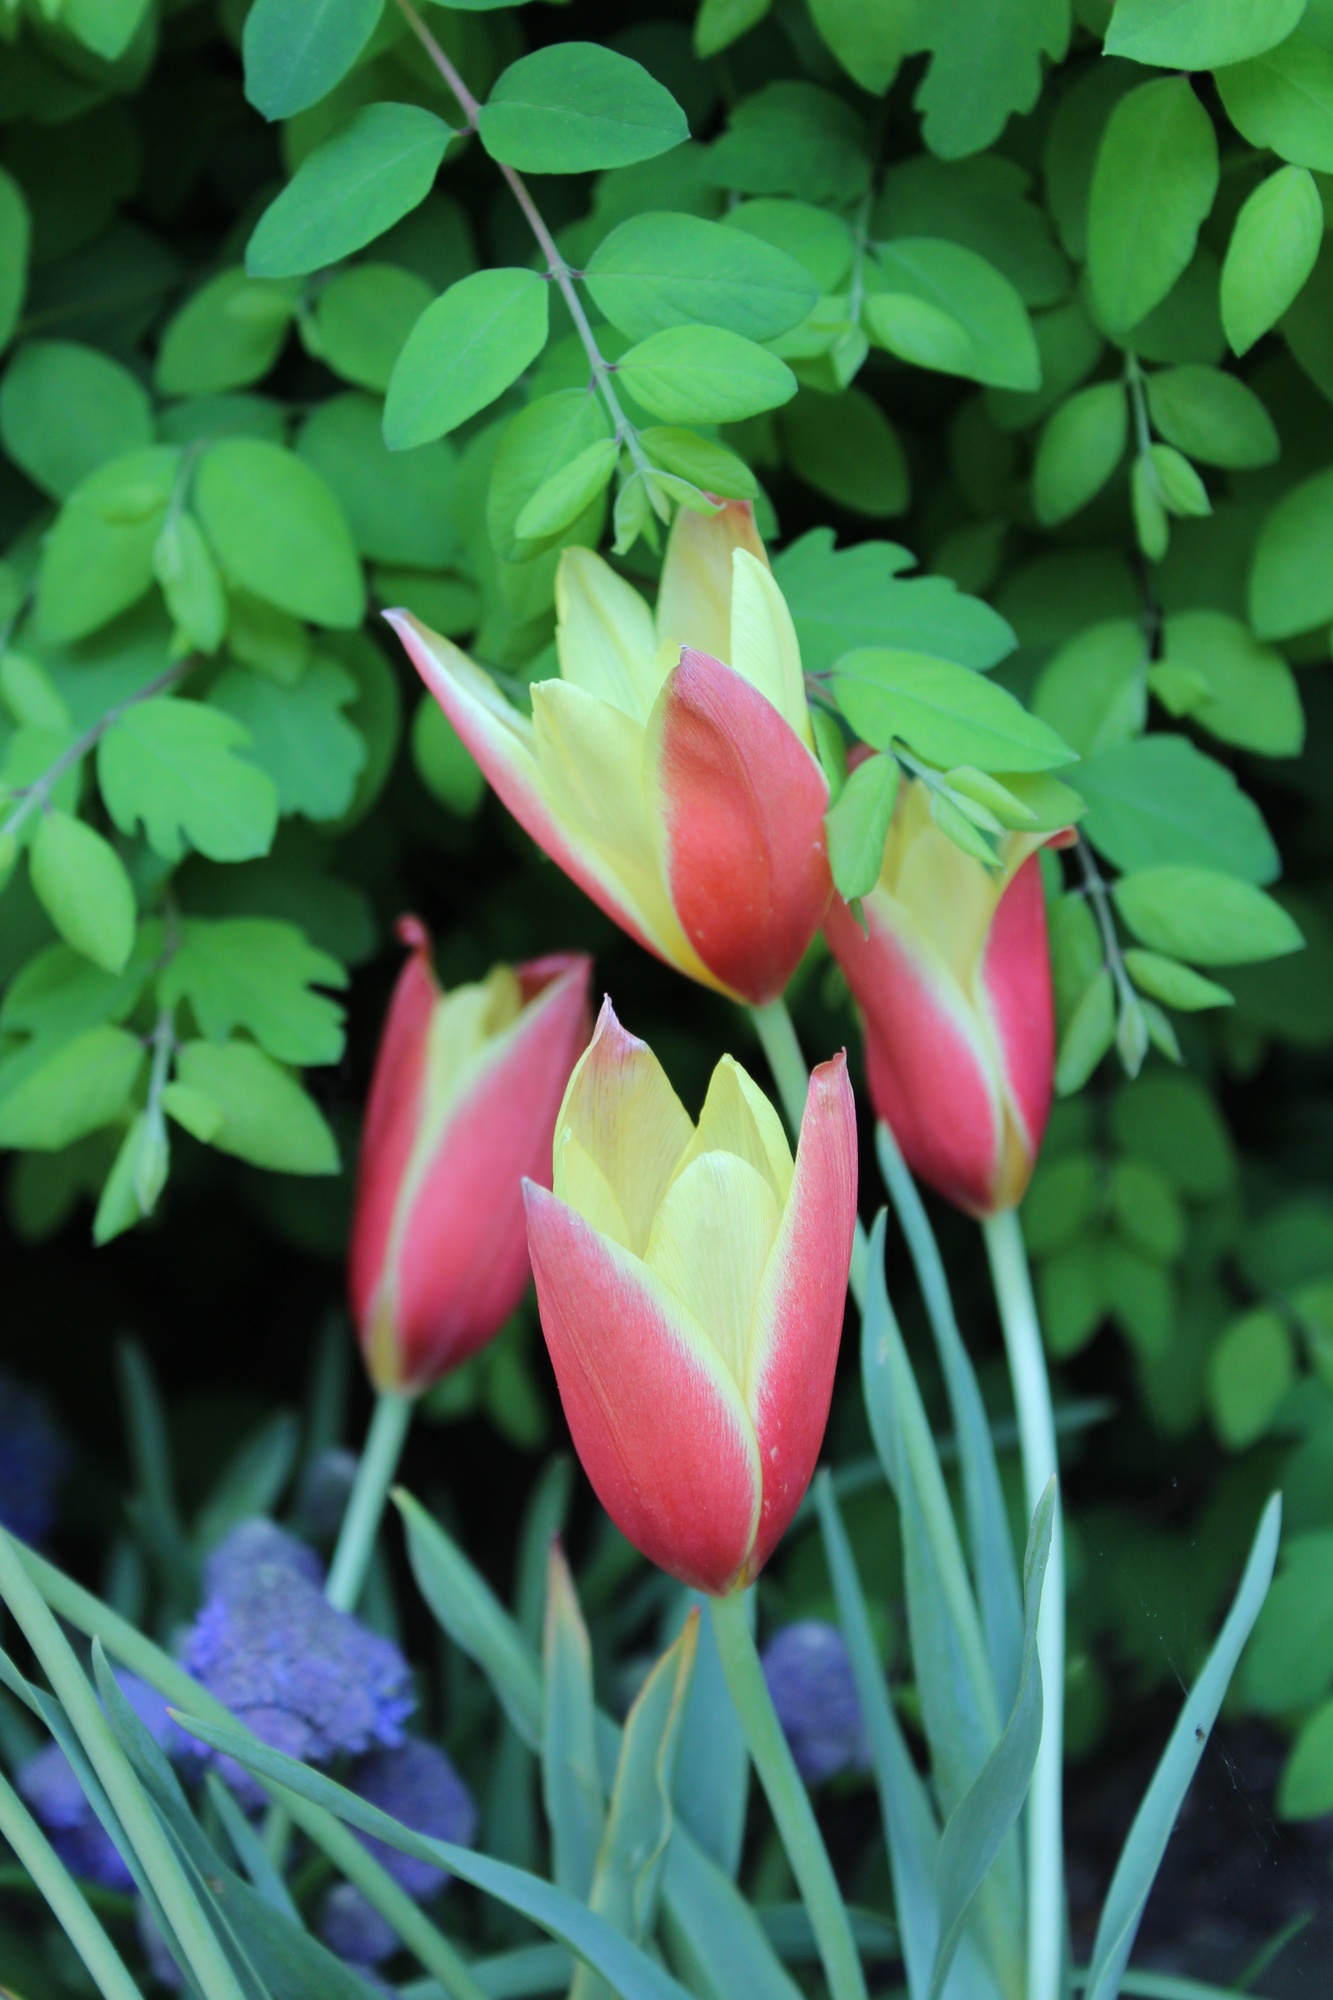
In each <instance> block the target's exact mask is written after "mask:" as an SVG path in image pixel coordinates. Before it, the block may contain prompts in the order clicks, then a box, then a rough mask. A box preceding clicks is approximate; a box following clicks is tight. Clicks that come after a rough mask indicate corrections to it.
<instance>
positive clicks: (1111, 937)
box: [1075, 834, 1147, 1077]
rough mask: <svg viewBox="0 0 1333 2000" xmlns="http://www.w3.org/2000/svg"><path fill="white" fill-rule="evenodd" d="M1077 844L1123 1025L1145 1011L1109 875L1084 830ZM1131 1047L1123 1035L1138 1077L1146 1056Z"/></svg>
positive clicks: (1124, 1053) (1126, 1059) (1129, 1067)
mask: <svg viewBox="0 0 1333 2000" xmlns="http://www.w3.org/2000/svg"><path fill="white" fill-rule="evenodd" d="M1075 847H1076V850H1077V853H1078V865H1079V868H1080V870H1081V872H1082V875H1083V891H1084V894H1085V895H1086V896H1087V899H1088V901H1089V902H1090V903H1091V904H1092V909H1093V915H1094V916H1095V917H1096V919H1097V928H1098V929H1099V930H1100V932H1101V934H1102V944H1103V945H1104V947H1105V950H1106V961H1105V962H1106V969H1107V971H1108V972H1109V973H1110V975H1111V978H1112V979H1113V980H1114V982H1115V990H1116V994H1117V997H1118V1001H1119V1011H1120V1016H1121V1021H1122V1025H1123V1022H1124V1018H1125V1017H1126V1016H1127V1015H1137V1014H1140V1013H1141V1012H1142V1008H1141V1004H1140V1001H1139V996H1138V994H1137V993H1136V992H1135V990H1134V982H1133V981H1132V980H1131V978H1130V976H1129V973H1128V971H1127V970H1126V967H1125V959H1124V954H1123V952H1122V951H1121V949H1120V939H1119V938H1118V937H1117V936H1116V928H1115V920H1114V918H1113V917H1112V915H1111V898H1110V891H1109V890H1108V888H1107V886H1106V880H1105V877H1104V876H1103V874H1102V871H1101V869H1100V868H1099V867H1098V866H1097V863H1096V861H1095V860H1094V859H1093V853H1092V849H1091V848H1090V847H1089V845H1088V843H1087V841H1086V840H1085V839H1084V837H1083V835H1082V834H1080V835H1079V836H1078V839H1077V841H1076V842H1075ZM1146 1039H1147V1038H1146V1036H1144V1037H1143V1041H1144V1043H1145V1045H1146ZM1130 1047H1131V1043H1130V1041H1129V1039H1128V1037H1126V1036H1124V1035H1122V1036H1121V1037H1120V1052H1121V1060H1122V1061H1123V1063H1124V1066H1125V1069H1126V1072H1127V1073H1128V1074H1129V1075H1130V1076H1131V1077H1134V1076H1137V1075H1138V1073H1139V1070H1140V1069H1141V1067H1142V1065H1143V1057H1142V1055H1140V1056H1139V1059H1138V1061H1137V1062H1132V1061H1131V1060H1130V1056H1129V1053H1128V1051H1129V1049H1130Z"/></svg>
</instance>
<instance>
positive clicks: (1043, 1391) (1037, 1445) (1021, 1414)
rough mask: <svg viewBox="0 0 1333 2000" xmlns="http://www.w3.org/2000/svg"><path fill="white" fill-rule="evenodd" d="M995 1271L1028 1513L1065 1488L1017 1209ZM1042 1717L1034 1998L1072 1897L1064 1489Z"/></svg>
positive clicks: (998, 1222)
mask: <svg viewBox="0 0 1333 2000" xmlns="http://www.w3.org/2000/svg"><path fill="white" fill-rule="evenodd" d="M982 1227H983V1229H984V1230H985V1235H986V1251H987V1255H988V1256H989V1258H990V1267H991V1277H992V1279H993V1281H994V1285H995V1296H996V1299H997V1301H998V1303H999V1308H1000V1322H1001V1324H1002V1326H1003V1328H1004V1344H1005V1349H1006V1351H1007V1353H1008V1356H1009V1375H1010V1379H1011V1381H1012V1383H1013V1389H1014V1404H1015V1408H1016V1411H1017V1416H1018V1438H1019V1447H1020V1451H1021V1454H1022V1460H1023V1488H1024V1495H1025V1498H1026V1503H1027V1510H1028V1513H1029V1514H1033V1513H1035V1512H1036V1509H1037V1503H1038V1501H1039V1500H1040V1499H1041V1497H1042V1494H1043V1493H1044V1492H1045V1490H1046V1487H1047V1485H1048V1484H1049V1482H1050V1480H1051V1479H1052V1478H1055V1480H1056V1481H1057V1486H1056V1492H1057V1496H1058V1494H1059V1485H1058V1481H1059V1474H1060V1462H1059V1456H1058V1452H1057V1449H1056V1439H1055V1412H1054V1409H1053V1407H1052V1404H1051V1384H1050V1377H1049V1375H1048V1374H1047V1371H1046V1355H1045V1351H1044V1349H1043V1347H1042V1339H1041V1326H1040V1324H1039V1322H1038V1319H1037V1305H1036V1300H1035V1299H1034V1298H1033V1295H1032V1278H1031V1275H1030V1273H1029V1271H1028V1261H1027V1253H1026V1251H1025V1250H1024V1247H1023V1235H1022V1231H1021V1230H1020V1228H1019V1225H1018V1217H1017V1215H1016V1214H1015V1212H1014V1211H1013V1209H1005V1210H1003V1211H1002V1212H1001V1213H1000V1214H999V1215H992V1216H989V1217H988V1218H987V1220H986V1221H985V1223H984V1224H983V1225H982ZM1037 1658H1038V1660H1039V1661H1040V1663H1041V1683H1042V1697H1043V1719H1042V1732H1041V1746H1040V1748H1039V1749H1038V1751H1037V1762H1036V1766H1035V1768H1034V1770H1033V1773H1032V1789H1031V1791H1030V1792H1029V1794H1028V1813H1027V1845H1028V1981H1027V1988H1026V1994H1027V2000H1059V1996H1060V1994H1061V1992H1062V1991H1063V1986H1062V1957H1063V1948H1064V1935H1065V1897H1064V1837H1063V1826H1062V1821H1063V1787H1064V1697H1065V1563H1064V1525H1063V1520H1062V1516H1061V1508H1060V1503H1059V1499H1058V1497H1057V1501H1056V1507H1055V1514H1054V1519H1053V1521H1052V1526H1051V1553H1050V1560H1049V1562H1048V1564H1047V1569H1046V1585H1045V1588H1044V1590H1043V1591H1042V1595H1041V1613H1040V1617H1039V1619H1038V1623H1037Z"/></svg>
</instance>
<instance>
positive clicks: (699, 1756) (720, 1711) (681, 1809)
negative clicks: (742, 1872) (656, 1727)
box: [675, 1590, 754, 1881]
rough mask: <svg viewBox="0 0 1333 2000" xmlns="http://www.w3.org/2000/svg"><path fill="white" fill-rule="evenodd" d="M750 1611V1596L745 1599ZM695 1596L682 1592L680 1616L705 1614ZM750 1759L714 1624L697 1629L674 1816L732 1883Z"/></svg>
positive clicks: (741, 1834) (742, 1835)
mask: <svg viewBox="0 0 1333 2000" xmlns="http://www.w3.org/2000/svg"><path fill="white" fill-rule="evenodd" d="M746 1603H747V1606H748V1607H749V1608H750V1609H751V1610H753V1607H754V1599H753V1596H751V1597H749V1598H747V1599H746ZM705 1605H706V1600H705V1599H704V1598H703V1597H702V1596H701V1595H700V1593H699V1592H697V1591H684V1590H682V1592H681V1606H682V1611H683V1614H684V1615H686V1616H688V1614H689V1611H690V1609H691V1608H697V1609H699V1610H700V1611H702V1610H704V1609H705ZM749 1791H750V1753H749V1751H748V1750H747V1749H746V1747H745V1735H744V1732H743V1730H742V1729H741V1724H740V1717H739V1716H738V1715H737V1713H736V1705H735V1703H734V1702H733V1701H732V1699H731V1694H730V1692H729V1690H728V1688H727V1682H726V1676H725V1675H724V1674H723V1671H722V1659H721V1655H720V1654H719V1652H718V1650H717V1639H716V1637H715V1635H714V1632H713V1621H712V1619H711V1618H705V1619H704V1620H703V1622H702V1623H701V1625H700V1627H699V1652H698V1657H697V1659H696V1661H695V1664H694V1678H693V1680H692V1681H691V1683H690V1700H689V1707H688V1709H687V1711H686V1715H685V1721H684V1725H683V1727H682V1731H681V1740H680V1747H679V1750H678V1752H677V1756H676V1788H675V1803H676V1812H677V1815H678V1817H679V1819H680V1821H681V1822H682V1824H683V1825H685V1826H686V1827H688V1828H689V1830H690V1832H691V1833H692V1834H693V1836H694V1838H695V1839H696V1840H697V1841H698V1842H699V1844H700V1846H701V1847H702V1848H703V1849H704V1851H705V1852H706V1853H707V1854H708V1855H709V1856H710V1857H711V1859H712V1860H713V1861H715V1862H716V1864H717V1866H718V1867H719V1868H720V1869H722V1871H723V1872H724V1873H725V1874H726V1875H728V1876H730V1877H731V1878H732V1880H733V1881H734V1880H735V1877H736V1873H737V1870H738V1869H739V1867H740V1861H741V1849H742V1846H743V1844H744V1840H745V1817H746V1805H747V1802H748V1799H749Z"/></svg>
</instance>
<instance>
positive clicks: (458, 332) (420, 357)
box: [384, 45, 567, 451]
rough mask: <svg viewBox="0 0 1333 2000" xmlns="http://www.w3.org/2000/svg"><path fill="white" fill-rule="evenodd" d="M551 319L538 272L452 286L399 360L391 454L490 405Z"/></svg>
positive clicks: (389, 424)
mask: <svg viewBox="0 0 1333 2000" xmlns="http://www.w3.org/2000/svg"><path fill="white" fill-rule="evenodd" d="M562 46H567V45H562ZM549 314H550V294H549V291H548V288H547V286H546V285H545V283H544V282H543V281H542V279H541V278H539V277H538V275H537V273H536V272H535V271H525V270H520V269H518V268H516V267H515V268H509V267H502V268H500V269H497V270H488V271H474V272H473V273H472V275H471V277H468V278H460V279H459V281H458V283H457V284H456V285H451V286H450V287H449V289H448V291H447V292H445V293H444V295H443V297H441V298H438V299H436V301H435V303H434V305H433V306H429V307H428V308H427V310H426V311H425V312H424V313H423V314H422V315H421V318H420V319H419V320H418V321H417V322H416V325H415V326H414V327H413V329H412V331H411V333H410V334H409V336H408V339H407V344H406V346H405V347H404V348H403V351H402V353H401V354H400V355H399V357H398V361H397V364H396V366H395V368H394V371H393V378H392V380H391V381H390V383H389V393H388V398H387V400H386V402H385V405H384V437H385V442H386V443H387V444H388V446H389V449H390V450H391V451H403V450H406V449H407V447H409V446H410V445H417V444H429V443H430V442H431V440H432V439H433V438H438V437H443V436H444V434H445V432H446V431H451V430H454V429H456V427H457V426H458V425H459V424H461V423H464V422H466V420H467V419H468V418H469V417H474V416H475V415H476V414H477V412H478V410H484V409H485V408H486V406H487V404H488V403H493V402H494V401H495V399H496V397H497V396H499V395H501V394H502V393H503V391H504V390H506V389H507V388H508V387H509V385H510V383H511V382H513V381H516V380H517V378H518V377H519V376H520V375H521V374H522V373H523V370H524V369H525V368H526V367H528V365H529V364H530V363H531V362H533V361H535V360H536V358H537V356H538V355H539V354H540V353H541V351H542V349H543V347H545V345H546V335H547V330H548V326H549Z"/></svg>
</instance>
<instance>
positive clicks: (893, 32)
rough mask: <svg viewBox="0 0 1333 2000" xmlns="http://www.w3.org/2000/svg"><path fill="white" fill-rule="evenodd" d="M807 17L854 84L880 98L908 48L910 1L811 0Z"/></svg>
mask: <svg viewBox="0 0 1333 2000" xmlns="http://www.w3.org/2000/svg"><path fill="white" fill-rule="evenodd" d="M810 18H811V20H812V21H813V22H814V24H815V26H816V28H818V30H819V33H820V36H821V37H822V39H823V41H824V42H825V44H826V45H827V47H828V48H829V49H830V50H831V51H832V52H833V54H834V55H835V56H836V57H837V58H838V61H839V62H840V63H841V64H842V67H843V68H844V69H845V70H846V72H847V74H848V76H850V77H851V79H852V81H853V83H859V84H860V86H861V88H862V90H868V91H871V92H872V93H873V94H874V95H875V96H876V97H882V96H883V95H884V93H885V91H886V90H887V89H888V88H889V85H890V84H891V83H892V82H893V79H894V78H895V77H896V76H897V74H898V69H899V65H900V64H901V62H902V60H903V57H904V56H905V55H906V54H907V52H908V49H909V48H910V47H911V29H912V23H913V19H914V16H913V14H912V9H911V5H910V0H810Z"/></svg>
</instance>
